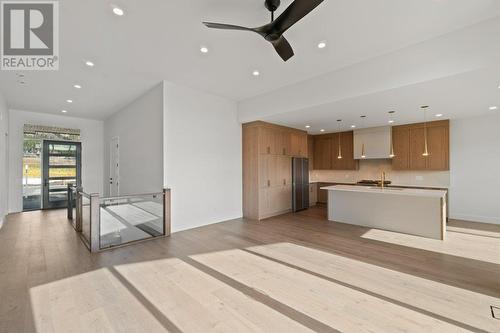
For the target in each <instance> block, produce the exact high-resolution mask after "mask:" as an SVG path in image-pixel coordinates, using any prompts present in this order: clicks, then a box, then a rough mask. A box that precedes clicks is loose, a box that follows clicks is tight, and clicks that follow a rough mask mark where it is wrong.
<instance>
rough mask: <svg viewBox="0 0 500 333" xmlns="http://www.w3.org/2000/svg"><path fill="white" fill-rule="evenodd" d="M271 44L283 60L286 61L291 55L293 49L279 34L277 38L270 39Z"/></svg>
mask: <svg viewBox="0 0 500 333" xmlns="http://www.w3.org/2000/svg"><path fill="white" fill-rule="evenodd" d="M271 44H273V46H274V49H275V50H276V52H278V54H279V56H280V57H281V59H283V61H287V60H288V59H290V58H291V57H293V55H294V53H293V49H292V47H291V46H290V43H288V41H287V40H286V38H285V37H283V36H281V37H280V38H279V39H277V40H275V41H272V42H271Z"/></svg>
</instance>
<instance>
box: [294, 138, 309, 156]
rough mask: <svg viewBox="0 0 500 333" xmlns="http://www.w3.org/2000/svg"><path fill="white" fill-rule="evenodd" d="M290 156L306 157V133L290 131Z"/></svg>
mask: <svg viewBox="0 0 500 333" xmlns="http://www.w3.org/2000/svg"><path fill="white" fill-rule="evenodd" d="M290 146H291V152H290V155H291V156H295V157H307V147H308V146H307V133H301V132H291V133H290Z"/></svg>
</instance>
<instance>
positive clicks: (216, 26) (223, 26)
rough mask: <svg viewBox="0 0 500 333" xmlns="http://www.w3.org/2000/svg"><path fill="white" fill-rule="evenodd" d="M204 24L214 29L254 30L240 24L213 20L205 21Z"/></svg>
mask: <svg viewBox="0 0 500 333" xmlns="http://www.w3.org/2000/svg"><path fill="white" fill-rule="evenodd" d="M203 24H204V25H205V26H207V27H208V28H212V29H223V30H244V31H254V30H253V29H252V28H246V27H240V26H239V25H232V24H224V23H212V22H203Z"/></svg>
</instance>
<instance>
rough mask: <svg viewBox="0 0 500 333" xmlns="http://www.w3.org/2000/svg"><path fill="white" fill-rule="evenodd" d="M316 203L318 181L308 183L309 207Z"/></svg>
mask: <svg viewBox="0 0 500 333" xmlns="http://www.w3.org/2000/svg"><path fill="white" fill-rule="evenodd" d="M317 203H318V183H311V184H309V207H312V206H315V205H316V204H317Z"/></svg>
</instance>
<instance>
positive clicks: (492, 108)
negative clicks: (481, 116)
mask: <svg viewBox="0 0 500 333" xmlns="http://www.w3.org/2000/svg"><path fill="white" fill-rule="evenodd" d="M496 109H498V106H490V110H491V111H493V110H496Z"/></svg>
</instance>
